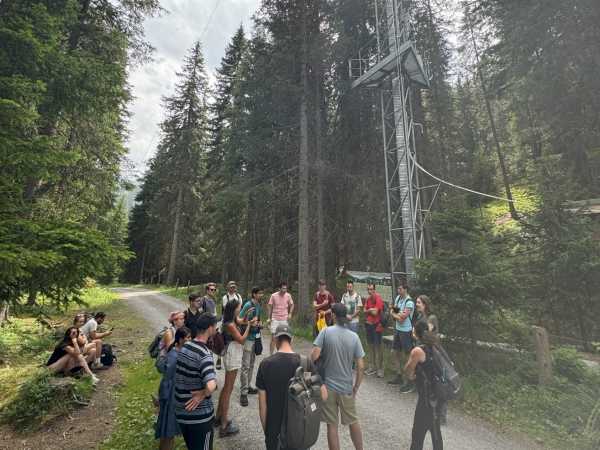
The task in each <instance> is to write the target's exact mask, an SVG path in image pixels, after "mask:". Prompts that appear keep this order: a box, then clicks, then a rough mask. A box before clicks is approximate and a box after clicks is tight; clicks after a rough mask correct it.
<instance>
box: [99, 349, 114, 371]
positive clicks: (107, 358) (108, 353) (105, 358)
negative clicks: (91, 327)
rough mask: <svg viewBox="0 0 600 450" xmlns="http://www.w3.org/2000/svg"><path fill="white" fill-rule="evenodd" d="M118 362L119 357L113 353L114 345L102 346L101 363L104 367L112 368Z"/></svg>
mask: <svg viewBox="0 0 600 450" xmlns="http://www.w3.org/2000/svg"><path fill="white" fill-rule="evenodd" d="M116 360H117V357H116V356H115V354H114V353H113V348H112V345H110V344H102V355H101V356H100V362H101V363H102V365H103V366H112V365H113V364H114V362H115V361H116Z"/></svg>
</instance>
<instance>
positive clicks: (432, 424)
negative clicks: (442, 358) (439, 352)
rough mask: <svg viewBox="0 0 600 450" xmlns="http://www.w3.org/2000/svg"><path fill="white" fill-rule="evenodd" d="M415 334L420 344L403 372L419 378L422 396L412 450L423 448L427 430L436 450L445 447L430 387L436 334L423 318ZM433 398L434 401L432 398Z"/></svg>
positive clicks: (418, 388) (414, 426) (419, 401)
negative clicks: (430, 329)
mask: <svg viewBox="0 0 600 450" xmlns="http://www.w3.org/2000/svg"><path fill="white" fill-rule="evenodd" d="M415 337H416V338H417V340H418V341H419V342H420V343H421V345H419V346H417V347H415V348H413V349H412V350H411V352H410V356H409V358H408V362H407V363H406V366H405V367H404V373H405V374H406V376H407V378H408V379H415V378H416V380H417V391H418V393H419V399H418V400H417V407H416V409H415V417H414V420H413V428H412V441H411V444H410V450H422V449H423V442H424V441H425V435H426V434H427V431H429V432H430V433H431V441H432V443H433V450H443V448H444V443H443V441H442V431H441V429H440V420H439V410H438V409H439V403H438V404H436V402H435V398H434V397H433V393H432V392H430V389H431V388H430V387H431V386H432V385H433V374H434V373H433V371H434V367H433V356H432V354H433V353H432V352H433V349H432V347H433V346H434V345H435V344H436V338H435V336H434V335H433V334H432V333H431V332H430V331H429V324H428V323H427V322H425V321H420V322H417V323H416V324H415ZM431 400H433V404H432V401H431Z"/></svg>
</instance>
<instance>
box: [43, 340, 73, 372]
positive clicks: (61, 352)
mask: <svg viewBox="0 0 600 450" xmlns="http://www.w3.org/2000/svg"><path fill="white" fill-rule="evenodd" d="M67 345H68V344H65V343H63V342H61V343H60V344H58V345H57V346H56V347H54V351H53V352H52V354H51V355H50V358H49V359H48V362H47V363H46V365H47V366H50V365H52V364H54V363H55V362H56V361H58V360H59V359H60V358H62V357H63V356H65V355H66V354H67V351H66V350H65V347H66V346H67Z"/></svg>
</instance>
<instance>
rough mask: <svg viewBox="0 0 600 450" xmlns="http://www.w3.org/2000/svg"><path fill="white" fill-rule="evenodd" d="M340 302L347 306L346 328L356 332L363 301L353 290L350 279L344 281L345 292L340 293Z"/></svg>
mask: <svg viewBox="0 0 600 450" xmlns="http://www.w3.org/2000/svg"><path fill="white" fill-rule="evenodd" d="M341 303H342V305H346V308H348V328H350V329H351V330H352V331H354V332H355V333H358V324H359V316H360V312H361V309H362V307H363V302H362V298H361V297H360V294H359V293H358V292H356V291H355V290H354V283H353V282H352V281H348V282H347V283H346V292H344V295H342V300H341Z"/></svg>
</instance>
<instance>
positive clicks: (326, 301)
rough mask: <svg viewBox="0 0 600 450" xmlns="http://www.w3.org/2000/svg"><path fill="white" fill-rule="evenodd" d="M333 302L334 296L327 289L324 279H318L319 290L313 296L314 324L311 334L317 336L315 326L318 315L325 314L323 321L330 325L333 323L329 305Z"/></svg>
mask: <svg viewBox="0 0 600 450" xmlns="http://www.w3.org/2000/svg"><path fill="white" fill-rule="evenodd" d="M334 303H335V297H334V296H333V295H332V294H331V292H329V291H328V290H327V283H326V282H325V280H319V290H318V291H317V292H315V296H314V299H313V308H314V309H315V325H314V327H313V335H314V336H317V335H318V334H319V329H318V328H317V321H318V320H319V317H320V316H321V315H322V314H323V315H325V322H326V323H327V325H328V326H329V325H331V324H332V323H333V320H332V318H331V317H332V316H331V306H332V305H333V304H334Z"/></svg>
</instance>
